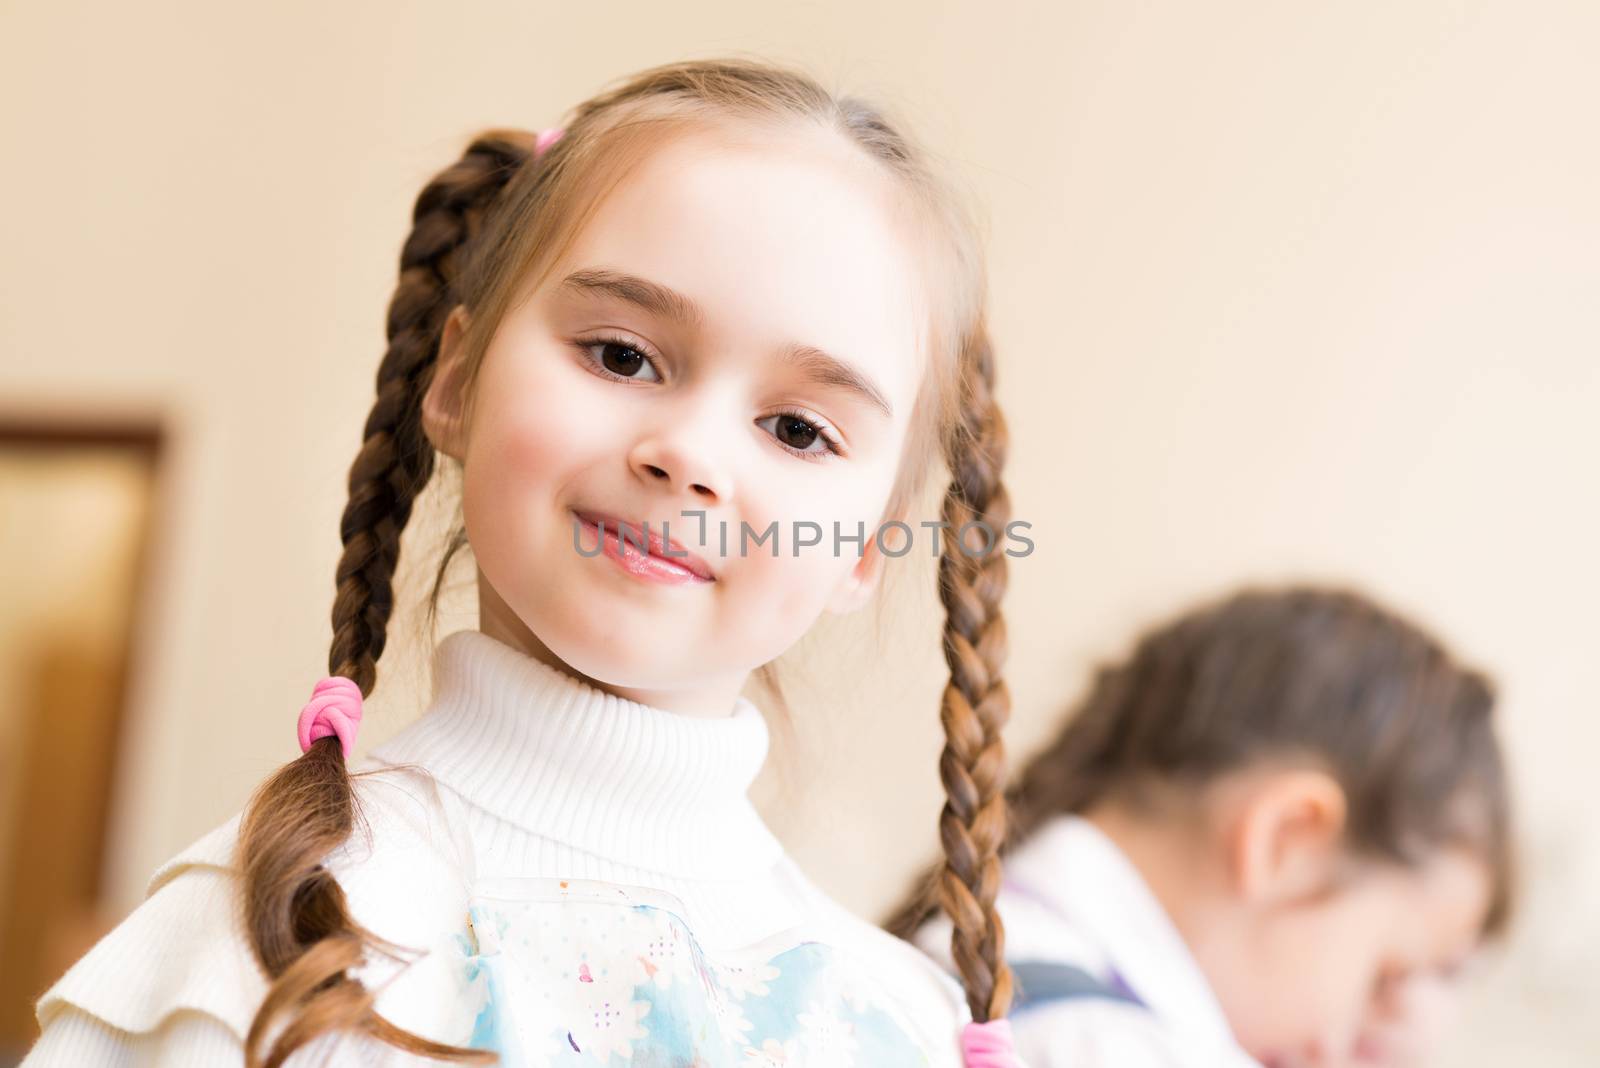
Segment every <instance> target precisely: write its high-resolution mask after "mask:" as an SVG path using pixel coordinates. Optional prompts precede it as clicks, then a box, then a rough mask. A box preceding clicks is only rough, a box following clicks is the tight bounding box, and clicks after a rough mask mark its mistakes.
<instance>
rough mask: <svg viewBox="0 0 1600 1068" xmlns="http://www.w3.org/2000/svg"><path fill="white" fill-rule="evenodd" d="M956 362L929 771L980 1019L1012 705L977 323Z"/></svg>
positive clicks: (991, 406)
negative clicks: (942, 682)
mask: <svg viewBox="0 0 1600 1068" xmlns="http://www.w3.org/2000/svg"><path fill="white" fill-rule="evenodd" d="M961 363H962V368H961V369H962V375H963V381H962V383H961V396H960V400H959V404H960V410H959V413H958V415H957V419H956V425H955V426H954V428H953V429H952V431H951V433H950V435H949V438H948V440H947V443H946V450H945V451H946V459H947V462H948V464H949V468H950V476H951V480H950V488H949V490H948V491H947V492H946V494H945V498H944V509H943V518H944V521H945V524H946V525H945V527H944V551H943V554H942V556H941V558H940V561H939V596H940V599H941V600H942V601H943V603H944V607H945V612H946V617H945V627H944V656H945V661H946V663H948V664H949V666H950V682H949V684H948V685H947V686H946V687H945V691H944V699H943V703H942V705H941V709H940V718H941V719H942V720H943V723H944V733H945V747H944V752H943V753H942V754H941V756H940V758H939V778H940V779H941V780H942V781H943V783H944V789H945V797H946V801H945V806H944V810H943V811H942V812H941V813H940V816H939V837H940V840H941V842H942V843H943V846H944V866H943V868H942V869H941V870H940V872H939V875H938V895H939V900H940V902H941V904H943V906H944V908H945V910H946V911H947V912H948V913H949V914H950V917H951V919H952V920H953V921H954V924H955V930H954V932H953V933H952V935H951V945H950V948H951V953H952V956H953V957H954V959H955V963H956V967H957V968H958V969H959V970H960V972H961V978H962V981H963V983H964V985H965V986H966V991H967V1005H968V1007H969V1008H970V1009H971V1010H972V1018H973V1020H974V1021H976V1022H979V1023H983V1022H987V1021H998V1020H1001V1019H1003V1018H1004V1016H1005V1014H1006V1010H1007V1009H1008V1008H1009V1007H1010V1005H1011V972H1010V969H1008V968H1007V967H1006V963H1005V931H1004V928H1003V927H1002V926H1001V923H1000V917H999V915H998V914H997V913H996V912H995V907H994V900H995V895H996V894H997V893H998V892H999V889H1000V847H1001V844H1002V842H1003V841H1004V839H1005V832H1006V809H1005V797H1004V793H1003V791H1004V786H1005V774H1006V772H1005V746H1004V744H1003V743H1002V741H1001V738H1000V732H1001V728H1003V727H1004V726H1005V723H1006V720H1007V718H1008V717H1009V716H1010V712H1011V697H1010V694H1009V693H1008V692H1007V690H1006V685H1005V682H1004V680H1003V679H1002V678H1001V672H1000V669H1001V665H1002V664H1003V663H1004V662H1005V657H1006V629H1005V620H1004V618H1003V617H1002V616H1001V614H1000V601H1001V598H1002V597H1003V595H1004V594H1005V589H1006V558H1005V553H1004V552H1003V551H1002V550H1001V548H1000V546H1001V536H1002V534H1004V532H1005V528H1006V524H1007V522H1008V521H1009V519H1010V501H1009V499H1008V498H1007V495H1006V489H1005V485H1004V483H1002V482H1001V480H1000V469H1001V466H1002V465H1003V463H1004V462H1005V452H1006V428H1005V420H1004V418H1003V417H1002V415H1001V413H1000V409H999V406H998V405H997V404H996V401H995V397H994V352H993V349H992V347H991V345H990V342H989V337H988V333H987V331H986V330H984V329H983V328H982V327H981V326H980V327H979V328H978V329H977V330H976V331H975V332H974V333H973V334H972V336H971V338H970V339H969V340H968V342H967V345H966V347H965V348H964V350H963V352H962V353H961ZM974 532H977V533H978V534H980V535H981V540H982V544H981V546H976V547H975V546H974V545H973V544H972V540H973V539H972V535H973V533H974Z"/></svg>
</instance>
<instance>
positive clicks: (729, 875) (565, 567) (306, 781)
mask: <svg viewBox="0 0 1600 1068" xmlns="http://www.w3.org/2000/svg"><path fill="white" fill-rule="evenodd" d="M983 306H984V285H983V278H982V269H981V259H980V256H979V254H978V242H977V240H976V238H975V236H974V233H973V231H972V228H971V227H970V224H969V223H968V222H967V221H966V216H965V215H964V214H963V212H962V211H961V210H959V208H958V207H957V201H956V199H955V198H954V197H953V196H952V195H951V194H950V193H949V191H948V190H947V188H946V187H945V186H943V185H942V184H941V183H940V182H938V181H936V180H935V177H934V172H933V170H932V169H931V167H930V165H929V163H928V162H927V161H926V160H925V158H924V156H923V155H922V154H921V153H920V152H919V151H918V150H917V149H916V148H915V147H914V146H913V144H912V143H911V142H909V141H908V140H907V138H906V137H905V136H903V135H902V134H901V133H900V132H899V131H898V130H897V129H896V128H895V126H893V125H891V124H890V123H889V121H888V120H886V119H885V118H884V117H883V116H882V115H881V114H880V113H878V112H877V111H875V110H874V109H872V108H871V107H869V106H867V105H866V104H863V103H861V102H860V101H858V100H854V99H848V98H846V99H836V98H834V97H833V96H831V95H829V94H828V93H827V92H826V91H824V90H823V89H822V88H821V87H819V86H818V85H817V84H816V83H815V82H814V81H812V80H811V79H809V78H807V77H805V76H803V75H801V74H799V73H795V72H792V71H789V70H785V69H781V68H778V67H774V66H771V65H767V64H764V63H760V62H755V61H749V60H744V59H735V60H728V61H706V62H686V63H677V64H671V65H666V66H662V67H659V68H656V69H652V70H648V71H645V72H643V73H641V74H639V75H636V76H634V77H633V78H631V79H628V80H627V81H625V82H624V83H622V84H620V85H618V86H616V87H615V88H612V89H611V90H609V91H607V92H605V93H603V94H602V95H600V96H598V97H596V98H594V99H592V100H590V101H589V102H588V103H586V104H583V105H582V106H580V107H579V108H577V109H576V111H575V112H574V113H573V114H572V115H571V116H570V121H569V122H568V123H567V124H566V125H565V127H564V128H560V129H557V128H552V129H550V130H547V131H545V132H544V133H543V134H541V135H539V137H537V138H534V137H532V136H529V135H524V134H521V133H515V132H495V133H491V134H488V135H485V136H483V137H481V138H479V139H478V140H476V141H475V142H474V143H473V144H472V145H471V146H470V147H469V148H468V150H467V151H466V153H465V155H464V157H463V158H462V159H461V160H460V161H459V162H457V163H456V164H454V165H453V166H451V167H449V168H448V169H446V170H445V171H444V172H442V173H441V174H440V175H439V176H438V177H437V178H436V179H434V180H433V181H432V182H431V183H429V185H428V186H427V188H425V189H424V190H423V192H422V194H421V196H420V197H419V199H418V200H417V204H416V211H415V216H414V225H413V229H412V232H411V235H410V238H409V239H408V240H407V242H406V244H405V248H404V251H403V253H402V256H401V268H400V283H399V288H398V289H397V291H396V293H395V296H394V299H393V301H392V303H391V304H390V308H389V319H388V332H389V350H388V353H387V355H386V356H385V358H384V360H383V363H382V365H381V367H380V368H379V371H378V397H377V402H376V404H375V405H374V406H373V409H372V411H371V413H370V415H369V416H368V417H367V421H366V428H365V432H364V434H365V440H364V442H363V445H362V447H361V450H360V453H359V454H358V456H357V458H356V461H355V464H354V466H353V467H352V469H351V472H350V500H349V504H348V505H347V506H346V509H345V512H344V516H343V519H342V522H341V524H340V534H341V537H342V539H343V542H344V546H345V549H344V555H343V557H342V558H341V560H340V563H339V567H338V574H337V586H338V593H337V597H336V600H335V602H334V609H333V644H332V649H331V651H330V654H329V667H330V670H331V672H332V674H331V676H330V677H329V678H328V679H325V680H323V682H322V683H319V684H318V686H317V687H316V689H315V691H314V698H313V700H312V702H311V703H310V704H309V705H307V707H306V709H305V711H304V713H303V715H302V719H301V722H300V726H299V729H300V742H301V747H302V749H303V750H304V753H305V755H304V756H302V757H301V758H300V759H298V760H296V761H294V762H293V763H291V764H289V765H287V766H286V767H284V768H283V769H282V770H281V771H279V772H278V773H277V774H276V775H274V776H273V777H272V778H271V779H270V780H269V781H268V782H266V783H265V784H264V785H263V786H262V787H261V788H260V789H259V790H258V792H257V794H256V796H255V797H254V798H253V799H252V801H251V804H250V805H249V806H248V808H247V809H246V811H245V812H243V813H242V814H241V815H240V816H236V817H235V818H234V819H232V820H230V821H229V822H227V823H225V824H224V825H222V826H221V827H218V828H217V829H216V830H214V831H213V832H212V833H210V834H209V835H207V836H205V837H204V838H202V839H200V840H199V841H198V842H196V843H194V845H192V846H191V847H190V848H189V849H187V850H185V851H184V852H183V853H181V854H179V855H178V856H177V857H175V858H173V859H172V860H171V861H169V862H168V863H167V864H166V865H164V866H163V867H162V868H161V869H160V870H158V871H157V872H156V874H155V876H154V878H153V879H152V881H151V884H150V890H149V894H148V897H147V900H146V901H145V902H144V903H143V904H142V905H141V906H140V908H139V909H138V910H137V911H135V912H134V913H133V915H132V916H130V917H129V918H128V919H127V920H126V921H125V922H124V923H123V924H122V925H121V926H119V927H118V928H117V929H116V930H115V931H113V932H112V933H111V934H110V935H109V936H107V937H106V938H105V939H104V940H103V941H102V942H101V943H100V944H99V945H97V946H96V947H95V948H94V949H93V950H92V951H91V952H89V953H88V954H87V955H86V956H85V957H84V958H83V959H82V960H81V961H79V962H78V963H77V964H76V965H74V966H73V968H72V969H71V970H69V971H68V972H67V974H66V975H65V976H64V977H63V978H62V979H61V980H60V981H59V982H58V983H57V984H56V985H55V986H54V987H52V988H51V989H50V990H49V991H47V992H46V993H45V994H44V996H43V997H42V998H41V999H40V1001H39V1003H38V1007H37V1012H38V1017H39V1021H40V1024H41V1026H42V1028H43V1034H42V1037H41V1039H40V1041H39V1042H38V1044H37V1045H36V1046H35V1048H34V1050H33V1052H32V1054H31V1055H30V1057H29V1058H28V1060H27V1062H26V1063H27V1064H28V1065H29V1066H30V1068H43V1066H45V1065H72V1066H80V1065H87V1064H94V1065H132V1064H146V1063H159V1064H161V1065H164V1066H179V1065H204V1066H206V1068H215V1066H218V1065H227V1064H241V1063H243V1064H249V1065H269V1066H275V1065H279V1064H283V1063H285V1062H286V1061H287V1060H289V1059H291V1055H293V1057H292V1060H293V1061H294V1063H322V1062H323V1061H324V1060H325V1059H327V1058H334V1059H335V1060H336V1062H337V1063H361V1064H371V1063H385V1064H387V1063H416V1062H417V1061H418V1060H421V1059H425V1060H426V1062H427V1063H495V1062H498V1063H501V1064H506V1065H521V1064H526V1065H551V1066H572V1068H579V1066H601V1065H611V1064H614V1063H625V1064H637V1065H662V1066H665V1065H684V1066H688V1065H706V1066H724V1065H728V1066H731V1065H740V1066H756V1065H777V1064H784V1065H791V1066H792V1065H797V1064H813V1065H819V1066H820V1065H826V1066H829V1068H843V1066H847V1065H851V1064H856V1065H861V1066H864V1068H865V1066H871V1068H878V1066H887V1065H916V1064H934V1065H953V1064H957V1063H959V1062H960V1060H961V1050H962V1048H963V1047H965V1048H966V1049H968V1050H969V1051H971V1053H970V1055H971V1059H970V1060H969V1063H973V1064H977V1063H985V1064H1001V1063H1011V1062H1010V1060H1009V1058H1008V1056H1007V1054H1006V1051H1005V1046H1004V1040H1005V1036H1006V1032H1005V1029H1004V1026H1003V1025H1004V1020H1003V1019H1001V1017H1003V1014H1004V1010H1005V1005H1006V1002H1007V1000H1008V997H1009V980H1008V978H1007V973H1006V971H1005V967H1004V964H1003V962H1002V961H1001V960H999V956H1000V936H999V928H998V923H997V921H996V920H995V918H994V914H993V910H992V902H993V895H994V892H995V889H996V887H997V884H998V861H997V852H998V847H999V844H1000V839H1001V837H1002V834H1003V825H1002V820H1001V813H1002V812H1003V798H1002V797H1001V794H1000V791H1001V786H1002V783H1001V775H1002V763H1003V762H1002V756H1001V744H1000V738H999V730H1000V726H1001V723H1002V722H1003V721H1004V719H1005V717H1006V713H1007V707H1008V699H1007V695H1006V690H1005V687H1004V685H1003V684H1002V682H1001V680H1000V676H999V662H1000V660H1001V658H1002V656H1003V627H1002V623H1001V618H1000V612H999V599H1000V596H1001V593H1002V591H1003V590H1004V586H1005V571H1004V553H1003V552H1002V551H1001V549H1000V548H999V542H998V540H997V539H994V538H992V537H990V538H986V539H985V538H972V537H971V536H970V530H969V529H967V528H970V526H971V525H973V524H979V525H982V526H987V527H988V528H989V530H990V531H996V530H999V529H1001V528H1003V527H1004V526H1005V524H1006V520H1007V504H1006V494H1005V491H1004V489H1003V487H1002V486H1001V483H1000V477H999V467H1000V463H1001V461H1002V458H1003V454H1004V451H1005V431H1004V427H1003V423H1002V420H1001V417H1000V413H999V411H998V410H997V408H996V406H995V403H994V398H993V394H992V386H993V375H994V368H993V363H992V357H991V352H990V347H989V342H988V339H987V336H986V332H985V328H984V317H983ZM436 450H437V452H439V453H443V454H444V455H445V456H447V457H449V458H451V459H452V460H454V461H458V462H459V464H460V467H461V475H462V479H463V492H462V511H463V518H464V529H463V530H462V531H461V532H460V536H459V539H458V542H457V545H459V542H460V540H463V539H464V540H465V541H466V542H468V543H470V545H471V548H472V550H473V555H474V558H475V561H476V566H477V588H478V600H479V606H480V628H479V629H478V630H475V631H474V630H469V631H460V632H457V633H454V634H451V635H449V636H447V637H446V638H445V639H444V640H443V641H442V642H441V643H440V644H439V646H438V647H437V650H436V652H435V654H434V656H435V684H434V685H435V692H434V694H433V700H432V703H431V705H430V706H429V707H428V708H427V709H426V710H425V711H424V714H423V715H422V716H421V717H420V718H419V719H418V720H417V721H416V722H415V723H413V724H411V725H410V726H408V727H407V728H405V729H403V730H402V731H401V732H400V733H399V734H398V735H397V736H396V737H394V738H393V739H391V740H390V741H389V742H387V743H386V744H384V745H382V746H380V747H379V748H378V749H376V750H375V751H374V752H373V753H372V754H371V755H370V756H369V757H367V758H366V759H364V760H362V761H360V762H359V763H358V764H357V765H356V767H355V769H354V771H353V772H352V771H347V769H346V760H347V758H348V757H349V753H350V747H351V743H352V740H353V737H354V732H355V729H356V725H357V723H358V721H359V713H360V699H361V697H362V696H364V695H366V694H368V693H370V692H371V690H372V687H373V683H374V679H375V676H376V667H377V661H378V659H379V657H380V655H381V654H382V652H383V649H384V644H385V629H386V627H387V624H388V619H389V615H390V609H391V606H392V590H391V578H392V576H393V574H394V572H395V567H396V561H397V556H398V552H399V547H400V538H401V533H402V531H403V529H404V527H405V524H406V520H407V518H408V516H409V515H410V512H411V508H412V502H413V501H414V500H415V498H416V497H417V495H418V494H419V493H420V492H421V491H422V489H423V488H424V486H425V485H426V484H427V483H428V481H429V479H430V476H431V474H432V472H433V470H434V463H435V451H436ZM936 452H937V453H938V454H939V457H942V460H943V462H944V463H945V464H946V465H947V466H948V469H949V471H950V474H951V483H950V486H949V489H948V491H947V493H946V496H945V501H944V506H943V518H944V520H945V521H946V522H947V524H948V525H947V526H946V527H945V528H944V531H943V548H944V553H943V559H942V561H941V564H940V583H941V592H942V596H943V598H944V601H945V603H946V605H947V606H948V621H947V624H946V628H945V650H946V654H947V659H948V660H949V663H950V666H951V682H950V685H949V688H948V689H947V691H946V695H945V697H944V701H943V710H942V715H943V719H944V724H945V727H946V730H947V734H948V745H947V748H946V750H945V753H944V756H943V762H942V765H941V766H942V768H943V774H944V779H945V782H946V785H947V786H948V788H949V794H950V799H949V804H948V805H947V806H946V808H945V812H944V815H943V822H942V832H943V836H944V839H945V841H946V842H947V843H948V845H949V848H950V859H949V864H948V866H947V872H946V879H945V884H946V886H945V889H946V894H947V897H948V899H949V900H950V901H951V902H952V904H953V905H954V906H956V909H957V912H956V919H957V925H956V928H957V932H958V933H957V935H956V943H957V955H958V957H960V959H961V960H962V961H963V968H964V970H965V974H966V977H967V992H966V1002H967V1004H966V1005H962V1004H961V1001H962V998H961V996H960V993H959V991H956V990H955V987H954V984H952V983H951V982H950V981H949V980H948V979H947V978H946V977H945V976H944V975H943V973H942V972H941V971H940V970H939V969H938V968H937V967H936V966H934V965H932V964H931V963H929V962H926V960H925V958H923V957H922V956H921V955H920V954H918V953H917V952H916V951H915V950H914V949H912V948H911V947H909V946H907V945H905V944H904V943H901V942H899V941H897V940H895V939H893V938H891V937H890V936H888V935H887V934H885V933H883V932H881V931H878V930H877V929H876V928H874V927H872V926H871V925H869V924H867V923H865V922H862V921H860V920H857V919H855V918H854V917H852V916H850V915H848V914H846V913H845V912H844V911H843V910H842V909H841V908H840V907H838V906H837V905H835V904H833V903H832V902H830V901H829V900H828V899H827V898H826V897H825V896H824V895H823V894H822V893H821V892H820V891H818V890H817V889H816V888H815V887H814V886H813V885H812V884H811V883H810V882H808V881H807V879H806V878H805V876H804V875H802V874H801V873H800V872H799V871H798V870H797V869H796V867H795V866H794V864H793V863H792V862H791V861H790V860H789V859H788V858H786V857H785V855H784V853H783V851H782V848H781V847H780V845H779V844H778V842H777V841H776V840H775V839H774V838H773V837H772V835H771V834H770V833H769V832H768V831H767V829H766V828H765V826H763V824H762V823H761V821H760V819H759V818H758V816H757V814H756V812H755V811H754V809H753V808H752V806H751V805H750V803H749V801H748V799H747V797H746V789H747V787H748V786H749V784H750V782H751V779H752V778H753V777H754V775H755V774H756V772H757V769H758V768H759V767H760V766H761V764H762V761H763V759H764V756H765V753H766V746H767V734H766V729H765V727H764V725H763V721H762V719H761V717H760V715H759V714H758V713H757V710H756V709H755V707H754V706H753V705H752V704H750V702H749V701H748V700H747V699H746V698H744V697H743V696H741V692H742V690H743V688H744V687H745V685H746V682H747V678H748V676H749V675H750V673H751V672H752V670H753V669H758V668H763V666H766V665H770V663H771V662H772V661H773V660H774V659H775V658H776V657H778V656H779V655H780V654H781V653H783V652H784V651H785V650H786V649H788V648H789V647H790V646H792V645H793V644H794V643H795V642H796V641H797V640H798V639H799V638H800V637H801V636H802V634H803V633H804V632H805V631H806V630H807V628H808V627H809V626H810V625H811V624H812V622H813V621H814V620H815V619H816V618H817V617H818V616H819V615H820V614H821V613H823V612H824V611H831V612H847V611H850V610H852V609H855V608H857V607H859V606H860V605H861V604H863V602H865V601H866V600H867V599H868V598H869V597H870V596H871V594H872V593H873V592H874V590H875V588H876V586H877V585H878V582H879V579H880V576H881V574H882V569H883V566H884V560H883V557H884V544H885V543H884V542H880V541H879V540H877V539H876V538H875V537H874V532H875V531H876V530H877V529H878V528H879V524H880V523H883V522H885V521H889V520H895V519H898V518H900V517H903V516H905V515H907V513H908V509H909V508H910V506H911V504H912V502H913V500H914V499H915V498H916V497H917V495H918V492H919V488H920V487H921V486H922V484H923V480H924V479H925V477H926V476H927V475H928V473H929V471H930V469H931V465H932V461H933V460H934V459H936V456H935V454H936ZM619 527H620V530H619ZM816 528H820V529H821V531H823V532H824V533H829V532H831V533H832V534H833V537H834V539H835V540H834V541H833V542H832V543H831V544H830V543H829V542H828V541H827V540H824V541H823V543H822V544H821V545H818V544H817V539H816V537H815V529H816ZM863 530H864V531H865V535H866V536H865V538H864V539H863V538H862V537H861V533H862V531H863ZM841 532H842V538H843V539H853V540H842V541H841V540H840V539H841ZM958 533H966V534H968V538H967V539H966V541H965V542H964V543H958V541H957V538H958ZM619 535H620V536H619ZM978 541H986V542H987V547H988V548H989V550H990V551H980V550H981V549H984V548H985V546H977V545H975V542H978ZM752 542H753V545H752ZM888 544H889V545H890V548H891V551H893V550H896V549H898V547H899V542H898V541H895V540H893V537H891V539H890V540H889V541H888ZM844 546H848V547H849V549H850V550H853V551H845V549H844V548H843V547H844ZM448 559H449V557H448V555H447V556H446V561H445V562H446V563H447V562H448ZM443 566H444V565H443V564H441V566H440V573H441V575H442V572H443ZM437 596H438V585H437V584H436V585H435V588H434V598H435V602H436V600H437ZM952 995H953V996H952ZM968 1016H973V1017H975V1018H976V1019H975V1021H973V1022H970V1023H968V1022H967V1017H968ZM986 1021H988V1022H986ZM964 1024H965V1026H963V1025H964Z"/></svg>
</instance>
